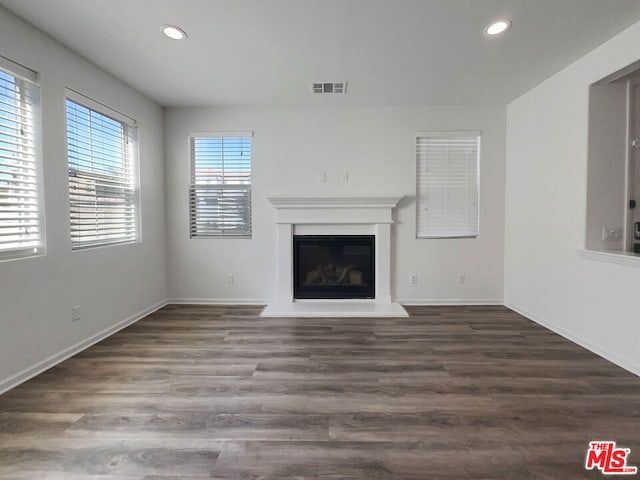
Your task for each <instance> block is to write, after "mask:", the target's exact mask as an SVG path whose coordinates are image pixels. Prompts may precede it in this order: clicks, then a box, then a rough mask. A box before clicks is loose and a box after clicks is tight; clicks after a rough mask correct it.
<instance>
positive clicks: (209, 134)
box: [189, 130, 253, 138]
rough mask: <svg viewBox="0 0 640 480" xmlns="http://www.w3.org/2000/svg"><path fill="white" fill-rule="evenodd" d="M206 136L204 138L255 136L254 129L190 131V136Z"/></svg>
mask: <svg viewBox="0 0 640 480" xmlns="http://www.w3.org/2000/svg"><path fill="white" fill-rule="evenodd" d="M194 137H204V138H228V137H231V138H236V137H237V138H240V137H248V138H253V131H252V130H236V131H232V132H220V131H217V132H189V138H194Z"/></svg>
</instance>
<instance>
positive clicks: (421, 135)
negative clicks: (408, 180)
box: [415, 130, 482, 239]
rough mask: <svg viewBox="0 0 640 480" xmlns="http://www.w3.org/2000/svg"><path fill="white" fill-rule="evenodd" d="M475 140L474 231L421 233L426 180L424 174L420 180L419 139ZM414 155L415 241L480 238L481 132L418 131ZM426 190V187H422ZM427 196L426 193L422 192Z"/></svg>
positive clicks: (424, 207)
mask: <svg viewBox="0 0 640 480" xmlns="http://www.w3.org/2000/svg"><path fill="white" fill-rule="evenodd" d="M426 138H431V139H437V140H444V139H466V140H471V139H476V141H477V151H476V167H475V200H474V201H475V231H473V232H471V233H461V234H453V233H451V232H447V231H443V232H440V233H430V234H429V233H423V232H421V228H420V226H421V221H420V215H421V211H422V210H423V209H426V208H427V206H426V202H427V200H426V199H422V198H421V190H420V188H421V185H420V182H421V180H423V181H425V182H426V181H427V180H426V174H425V175H424V178H421V170H420V169H421V161H420V158H419V157H420V152H419V142H420V140H421V139H426ZM415 142H416V143H415V155H416V212H415V214H416V217H415V218H416V239H456V238H459V239H462V238H468V239H475V238H478V237H479V236H480V167H481V157H482V131H480V130H460V131H456V130H425V131H418V132H416V135H415ZM424 188H425V189H427V188H428V187H426V186H425V187H424ZM424 194H425V195H426V194H427V191H425V192H424ZM423 202H424V203H423Z"/></svg>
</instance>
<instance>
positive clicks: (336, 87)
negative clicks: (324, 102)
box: [311, 82, 347, 94]
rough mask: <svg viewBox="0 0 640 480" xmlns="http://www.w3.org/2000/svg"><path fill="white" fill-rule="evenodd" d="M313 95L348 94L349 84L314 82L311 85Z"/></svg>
mask: <svg viewBox="0 0 640 480" xmlns="http://www.w3.org/2000/svg"><path fill="white" fill-rule="evenodd" d="M311 90H312V91H313V93H342V94H344V93H347V82H314V83H312V84H311Z"/></svg>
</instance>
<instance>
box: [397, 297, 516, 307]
mask: <svg viewBox="0 0 640 480" xmlns="http://www.w3.org/2000/svg"><path fill="white" fill-rule="evenodd" d="M398 303H400V304H402V305H406V306H408V307H411V306H413V307H420V306H426V307H428V306H447V305H450V306H458V305H460V306H473V305H493V306H504V301H503V300H502V299H491V298H443V299H440V298H405V299H402V298H400V299H398Z"/></svg>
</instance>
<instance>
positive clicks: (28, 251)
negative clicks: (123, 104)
mask: <svg viewBox="0 0 640 480" xmlns="http://www.w3.org/2000/svg"><path fill="white" fill-rule="evenodd" d="M0 70H2V72H3V73H5V74H6V75H9V76H11V77H13V79H14V83H15V85H16V86H17V87H18V88H19V89H20V91H21V94H20V99H19V103H20V107H19V108H21V109H23V110H24V111H26V112H28V113H27V115H26V117H27V119H28V120H29V121H27V122H24V121H23V120H25V119H21V121H20V130H21V131H22V132H24V131H25V130H26V131H28V130H29V129H31V132H32V133H31V138H27V136H26V135H25V137H23V139H22V141H21V142H20V147H19V148H22V149H25V148H31V149H32V151H33V153H32V155H28V156H26V157H27V159H26V160H23V161H26V162H28V165H27V168H29V169H33V171H34V174H33V179H34V180H33V181H34V187H33V198H34V203H33V205H34V206H35V215H36V219H35V220H36V222H34V223H36V224H37V229H38V235H37V239H36V240H34V241H35V242H36V244H35V245H30V246H24V245H19V246H16V247H14V248H10V249H6V250H3V251H0V262H4V261H11V260H20V259H25V258H33V257H41V256H45V255H46V254H47V238H46V220H45V202H44V165H43V161H42V123H41V115H42V111H41V105H40V85H39V78H38V77H39V76H38V73H37V72H35V71H33V70H31V69H29V68H27V67H25V66H23V65H20V64H18V63H16V62H13V61H12V60H9V59H8V58H6V57H3V56H0ZM27 99H28V100H27ZM17 103H18V102H16V104H17ZM0 161H1V160H0ZM17 183H20V182H17ZM10 228H11V227H10ZM19 243H20V242H19Z"/></svg>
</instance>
